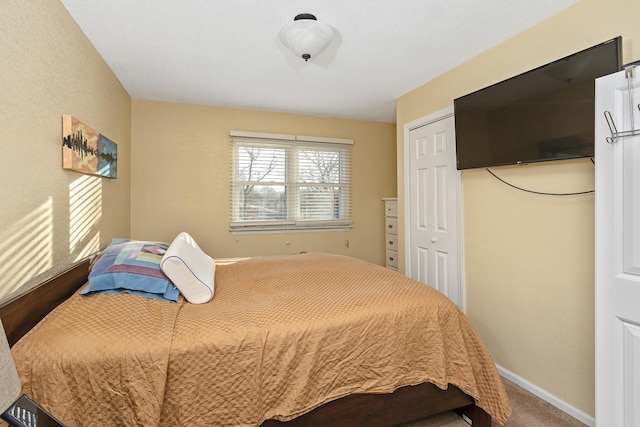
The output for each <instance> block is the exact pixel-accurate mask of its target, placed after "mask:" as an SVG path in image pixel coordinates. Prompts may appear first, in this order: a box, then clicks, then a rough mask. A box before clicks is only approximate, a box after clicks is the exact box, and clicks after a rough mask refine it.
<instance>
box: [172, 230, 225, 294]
mask: <svg viewBox="0 0 640 427" xmlns="http://www.w3.org/2000/svg"><path fill="white" fill-rule="evenodd" d="M160 269H161V270H162V272H163V273H164V274H166V275H167V277H168V278H169V279H170V280H171V281H172V282H173V284H174V285H176V288H178V290H179V291H180V293H181V294H182V295H183V296H184V297H185V299H186V300H187V301H189V302H190V303H192V304H204V303H206V302H209V301H211V299H212V298H213V289H214V288H213V283H214V279H215V274H216V262H215V261H214V260H213V258H211V257H210V256H209V255H207V254H206V253H204V252H203V251H202V249H200V247H199V246H198V244H197V243H196V242H195V240H193V237H191V236H190V235H189V234H188V233H186V232H182V233H180V234H178V235H177V236H176V238H175V239H173V242H172V243H171V245H169V247H168V248H167V251H166V252H165V254H164V256H163V257H162V260H161V261H160Z"/></svg>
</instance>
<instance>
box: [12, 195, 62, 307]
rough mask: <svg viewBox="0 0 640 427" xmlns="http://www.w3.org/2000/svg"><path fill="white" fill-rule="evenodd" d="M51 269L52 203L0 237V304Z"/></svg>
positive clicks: (18, 222) (49, 202)
mask: <svg viewBox="0 0 640 427" xmlns="http://www.w3.org/2000/svg"><path fill="white" fill-rule="evenodd" d="M52 265H53V200H52V198H51V197H50V198H49V199H48V200H47V201H46V202H45V203H43V204H42V205H40V206H39V207H38V208H37V209H35V210H33V211H32V212H31V213H29V214H27V215H26V216H25V217H24V218H22V219H21V220H19V221H17V222H16V223H15V224H13V225H12V226H11V227H9V228H8V229H7V230H4V231H2V232H1V233H0V300H3V299H4V298H5V297H7V296H9V295H13V294H15V293H16V291H17V290H18V289H20V287H21V286H22V285H23V284H24V283H25V282H27V281H28V280H29V279H32V278H33V277H35V276H36V275H38V274H40V273H43V272H44V271H46V270H48V269H50V268H51V267H52Z"/></svg>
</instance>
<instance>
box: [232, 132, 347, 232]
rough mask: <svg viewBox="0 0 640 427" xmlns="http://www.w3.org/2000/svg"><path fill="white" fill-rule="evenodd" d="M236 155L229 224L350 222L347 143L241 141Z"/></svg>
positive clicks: (297, 224) (298, 224)
mask: <svg viewBox="0 0 640 427" xmlns="http://www.w3.org/2000/svg"><path fill="white" fill-rule="evenodd" d="M234 158H235V169H234V181H233V186H234V191H233V200H232V206H233V209H232V211H233V214H232V218H233V219H232V223H233V224H234V225H233V227H241V226H242V224H243V223H249V222H250V223H251V224H253V225H256V226H259V223H264V225H265V226H269V223H274V224H275V223H279V224H285V223H286V224H293V225H294V226H301V227H308V226H309V225H304V224H310V222H313V221H316V222H317V221H323V222H324V221H330V222H333V221H341V222H340V223H336V224H338V225H345V224H347V225H348V224H350V223H351V219H350V218H349V217H350V212H351V211H350V193H349V192H350V170H349V168H350V161H349V159H350V146H344V145H337V144H312V143H302V144H297V143H289V142H286V143H285V142H284V141H282V142H279V143H278V142H274V143H273V146H270V144H269V143H263V142H262V143H261V142H259V143H255V144H254V143H251V142H246V141H242V142H238V143H234ZM283 221H284V222H283ZM300 221H302V222H304V224H302V223H299V222H300ZM288 227H289V226H288Z"/></svg>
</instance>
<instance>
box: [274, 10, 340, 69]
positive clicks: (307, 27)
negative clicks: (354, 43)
mask: <svg viewBox="0 0 640 427" xmlns="http://www.w3.org/2000/svg"><path fill="white" fill-rule="evenodd" d="M280 41H281V42H282V44H284V45H285V46H286V47H288V48H289V49H290V50H291V51H292V52H293V53H294V54H296V56H299V57H301V58H302V59H304V60H305V61H308V60H309V58H311V57H312V56H313V57H315V56H316V55H318V54H320V53H321V52H322V51H323V50H325V49H326V48H327V46H329V45H330V44H331V42H332V41H333V30H332V29H331V27H330V26H328V25H327V24H324V23H322V22H318V20H317V19H316V17H315V16H313V15H312V14H310V13H301V14H299V15H297V16H296V17H295V18H293V22H290V23H288V24H287V25H285V26H284V27H283V28H282V30H280Z"/></svg>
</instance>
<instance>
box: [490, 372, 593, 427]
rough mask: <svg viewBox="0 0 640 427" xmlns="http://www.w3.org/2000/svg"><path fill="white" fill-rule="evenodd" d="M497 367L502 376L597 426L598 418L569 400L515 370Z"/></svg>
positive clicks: (579, 418)
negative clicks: (570, 403)
mask: <svg viewBox="0 0 640 427" xmlns="http://www.w3.org/2000/svg"><path fill="white" fill-rule="evenodd" d="M497 368H498V372H499V373H500V375H501V376H502V377H504V378H506V379H507V380H509V381H511V382H512V383H514V384H516V385H518V386H519V387H522V388H523V389H525V390H527V391H528V392H529V393H532V394H534V395H536V396H538V397H539V398H540V399H542V400H544V401H545V402H547V403H550V404H551V405H553V406H555V407H556V408H558V409H560V410H561V411H562V412H565V413H566V414H568V415H570V416H572V417H573V418H575V419H576V420H578V421H580V422H581V423H584V424H586V425H587V426H589V427H595V425H596V420H595V418H593V417H592V416H590V415H588V414H586V413H584V412H582V411H581V410H579V409H577V408H575V407H573V406H571V405H569V404H568V403H567V402H564V401H562V400H560V399H558V398H557V397H556V396H554V395H552V394H551V393H549V392H548V391H546V390H543V389H541V388H540V387H538V386H537V385H535V384H533V383H531V382H529V381H527V380H526V379H524V378H522V377H521V376H520V375H518V374H514V373H513V372H511V371H509V370H507V369H505V368H503V367H502V366H500V365H497Z"/></svg>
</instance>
